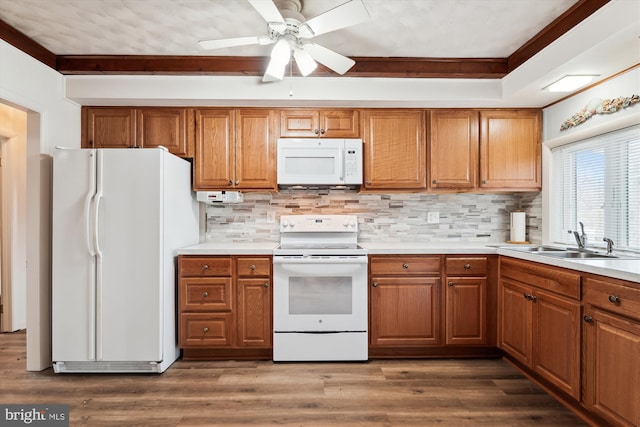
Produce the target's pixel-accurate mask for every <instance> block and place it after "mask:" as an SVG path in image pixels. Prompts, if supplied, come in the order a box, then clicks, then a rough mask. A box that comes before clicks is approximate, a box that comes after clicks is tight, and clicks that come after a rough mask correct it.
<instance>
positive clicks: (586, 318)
mask: <svg viewBox="0 0 640 427" xmlns="http://www.w3.org/2000/svg"><path fill="white" fill-rule="evenodd" d="M583 319H584V321H585V322H587V323H593V317H591V316H584V317H583Z"/></svg>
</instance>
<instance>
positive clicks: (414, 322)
mask: <svg viewBox="0 0 640 427" xmlns="http://www.w3.org/2000/svg"><path fill="white" fill-rule="evenodd" d="M372 285H373V286H372V288H371V315H370V318H371V328H370V334H371V335H370V343H371V345H372V346H394V345H397V346H425V345H437V344H439V343H440V339H439V331H440V310H439V307H440V296H439V295H440V292H439V287H440V279H439V278H437V277H378V278H375V277H374V278H373V279H372Z"/></svg>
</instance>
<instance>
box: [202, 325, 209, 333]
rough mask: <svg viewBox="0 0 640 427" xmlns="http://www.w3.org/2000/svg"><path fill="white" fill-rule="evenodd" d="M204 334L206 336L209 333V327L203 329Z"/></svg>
mask: <svg viewBox="0 0 640 427" xmlns="http://www.w3.org/2000/svg"><path fill="white" fill-rule="evenodd" d="M202 332H204V333H205V334H206V333H207V332H209V328H207V327H206V326H205V327H204V328H202Z"/></svg>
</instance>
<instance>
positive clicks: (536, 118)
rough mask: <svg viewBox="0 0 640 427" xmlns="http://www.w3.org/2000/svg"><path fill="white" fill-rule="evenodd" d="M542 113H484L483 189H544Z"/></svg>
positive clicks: (503, 111)
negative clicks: (542, 186)
mask: <svg viewBox="0 0 640 427" xmlns="http://www.w3.org/2000/svg"><path fill="white" fill-rule="evenodd" d="M541 139H542V112H541V111H540V110H483V111H480V188H482V189H488V190H489V189H490V190H502V189H508V190H523V191H527V190H531V191H537V190H540V188H541V185H542V179H541V174H542V146H541V144H542V140H541Z"/></svg>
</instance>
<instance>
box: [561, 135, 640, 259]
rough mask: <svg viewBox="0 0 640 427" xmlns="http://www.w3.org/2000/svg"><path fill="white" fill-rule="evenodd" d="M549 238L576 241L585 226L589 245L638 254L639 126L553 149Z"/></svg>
mask: <svg viewBox="0 0 640 427" xmlns="http://www.w3.org/2000/svg"><path fill="white" fill-rule="evenodd" d="M552 153H553V154H552V155H553V165H554V170H553V182H552V187H553V188H552V189H551V195H552V205H551V206H552V209H551V211H550V215H551V218H550V226H551V238H552V240H553V241H554V242H557V243H563V244H571V245H575V244H576V241H575V238H574V236H573V234H572V231H574V230H577V231H580V227H579V222H582V223H583V224H584V230H585V233H586V234H587V236H588V242H587V244H588V246H590V247H604V246H606V244H605V243H604V242H603V241H602V239H603V238H604V237H607V238H610V239H612V240H613V241H614V242H615V248H617V249H625V250H633V251H639V252H640V125H637V126H632V127H630V128H625V129H622V130H619V131H615V132H611V133H607V134H604V135H599V136H597V137H594V138H590V139H587V140H584V141H579V142H575V143H573V144H569V145H565V146H562V147H558V148H556V149H554V150H553V151H552Z"/></svg>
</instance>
